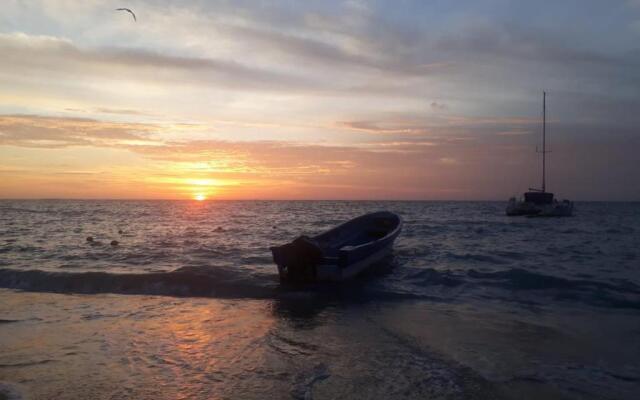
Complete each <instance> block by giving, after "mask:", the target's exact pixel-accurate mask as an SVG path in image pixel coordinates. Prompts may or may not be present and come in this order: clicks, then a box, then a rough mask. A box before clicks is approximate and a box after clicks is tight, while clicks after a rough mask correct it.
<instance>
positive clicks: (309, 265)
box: [271, 236, 323, 282]
mask: <svg viewBox="0 0 640 400" xmlns="http://www.w3.org/2000/svg"><path fill="white" fill-rule="evenodd" d="M271 252H272V253H273V261H274V262H275V263H276V264H277V265H278V273H279V274H280V280H282V281H290V282H313V281H315V279H316V266H317V265H318V264H319V263H320V262H321V261H322V258H323V253H322V249H321V248H320V246H319V245H318V243H317V242H316V241H315V240H313V239H311V238H310V237H308V236H300V237H299V238H297V239H295V240H294V241H293V242H291V243H288V244H285V245H283V246H278V247H272V248H271Z"/></svg>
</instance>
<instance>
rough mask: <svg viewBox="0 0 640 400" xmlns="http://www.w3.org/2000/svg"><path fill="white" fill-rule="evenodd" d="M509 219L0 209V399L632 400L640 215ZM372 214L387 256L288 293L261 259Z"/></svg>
mask: <svg viewBox="0 0 640 400" xmlns="http://www.w3.org/2000/svg"><path fill="white" fill-rule="evenodd" d="M504 206H505V204H504V203H498V202H373V201H368V202H351V201H282V202H280V201H256V202H252V201H237V202H233V201H228V202H226V201H220V202H219V201H204V202H195V201H62V200H46V201H45V200H40V201H0V398H3V397H5V398H30V399H125V398H131V399H347V398H348V399H518V400H524V399H542V398H544V399H638V398H639V397H638V395H639V393H640V203H577V204H576V212H575V216H574V217H571V218H562V219H552V218H548V219H545V218H524V217H506V216H504ZM378 210H390V211H394V212H397V213H398V214H400V215H401V216H402V218H403V219H404V229H403V232H402V234H401V236H400V237H399V238H398V240H397V242H396V246H395V250H394V253H393V254H392V255H391V256H390V257H388V258H387V259H385V260H384V261H383V262H381V263H379V264H378V265H376V266H375V267H374V268H373V269H372V270H371V271H370V272H368V273H367V274H365V275H364V276H361V277H360V278H359V279H357V280H354V281H352V282H347V283H342V284H330V285H326V284H325V285H306V286H288V285H283V284H280V282H279V281H278V277H277V272H276V268H275V266H274V265H273V264H272V260H271V255H270V251H269V246H272V245H278V244H282V243H285V242H287V241H289V240H292V239H294V238H295V237H296V236H298V235H300V234H308V235H313V234H317V233H320V232H322V231H324V230H326V229H328V228H330V227H333V226H334V225H336V224H339V223H341V222H343V221H346V220H348V219H350V218H352V217H355V216H358V215H360V214H363V213H366V212H372V211H378ZM88 236H91V237H92V238H93V242H88V241H87V240H86V238H87V237H88ZM113 240H117V241H118V245H117V246H112V245H110V242H111V241H113Z"/></svg>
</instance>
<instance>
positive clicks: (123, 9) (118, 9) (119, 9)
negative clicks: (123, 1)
mask: <svg viewBox="0 0 640 400" xmlns="http://www.w3.org/2000/svg"><path fill="white" fill-rule="evenodd" d="M116 11H127V12H128V13H130V14H131V16H133V20H134V21H135V22H138V18H136V15H135V14H134V13H133V11H131V10H130V9H128V8H116Z"/></svg>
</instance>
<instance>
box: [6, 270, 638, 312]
mask: <svg viewBox="0 0 640 400" xmlns="http://www.w3.org/2000/svg"><path fill="white" fill-rule="evenodd" d="M0 287H4V288H10V289H18V290H25V291H36V292H55V293H83V294H96V293H116V294H146V295H165V296H178V297H215V298H233V299H241V298H250V299H280V300H287V299H288V300H291V301H294V302H295V301H298V300H299V296H300V295H305V296H307V297H309V298H311V299H313V301H315V300H320V299H325V300H339V301H347V302H349V301H355V302H360V301H371V300H378V301H402V300H426V301H460V300H463V298H468V297H472V298H473V297H474V296H476V295H477V294H478V293H480V294H481V297H482V298H489V299H491V298H493V299H497V300H502V301H518V296H517V294H514V293H517V292H523V291H526V292H528V293H535V294H534V295H533V296H534V297H533V298H534V299H537V300H539V301H543V302H545V301H577V302H581V303H587V304H590V305H594V306H599V307H609V308H630V309H640V287H639V286H638V285H636V284H634V283H632V282H629V281H622V280H621V281H619V282H616V283H609V282H602V281H595V280H588V279H567V278H563V277H558V276H551V275H544V274H539V273H535V272H531V271H527V270H524V269H518V268H512V269H507V270H502V271H496V272H483V271H477V270H474V269H471V270H468V271H461V270H457V271H449V270H436V269H433V268H398V269H397V270H396V271H395V272H392V273H390V274H389V275H373V276H365V277H363V278H362V279H358V280H354V281H351V282H344V283H335V284H316V285H305V286H289V285H281V284H279V282H278V280H277V276H276V275H275V274H266V273H257V272H252V271H250V270H246V269H240V268H238V269H229V268H223V267H216V268H211V267H204V266H202V267H196V266H189V267H182V268H179V269H177V270H175V271H170V272H150V273H139V274H132V273H106V272H54V271H43V270H15V269H0ZM487 289H495V290H487Z"/></svg>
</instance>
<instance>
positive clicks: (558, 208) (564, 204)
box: [506, 92, 573, 217]
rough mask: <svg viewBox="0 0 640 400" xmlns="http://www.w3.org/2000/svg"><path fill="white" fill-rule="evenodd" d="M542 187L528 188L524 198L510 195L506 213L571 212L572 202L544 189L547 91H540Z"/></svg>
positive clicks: (560, 214) (547, 214) (542, 214)
mask: <svg viewBox="0 0 640 400" xmlns="http://www.w3.org/2000/svg"><path fill="white" fill-rule="evenodd" d="M540 153H542V188H541V189H534V188H529V191H528V192H526V193H525V194H524V199H516V198H515V197H512V198H510V199H509V203H508V204H507V210H506V212H507V215H509V216H516V215H526V216H530V217H534V216H535V217H569V216H571V215H572V214H573V202H571V201H569V200H562V201H558V200H556V199H555V198H554V196H553V193H551V192H547V190H546V174H547V170H546V166H547V153H548V151H547V93H546V92H542V151H540Z"/></svg>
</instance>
